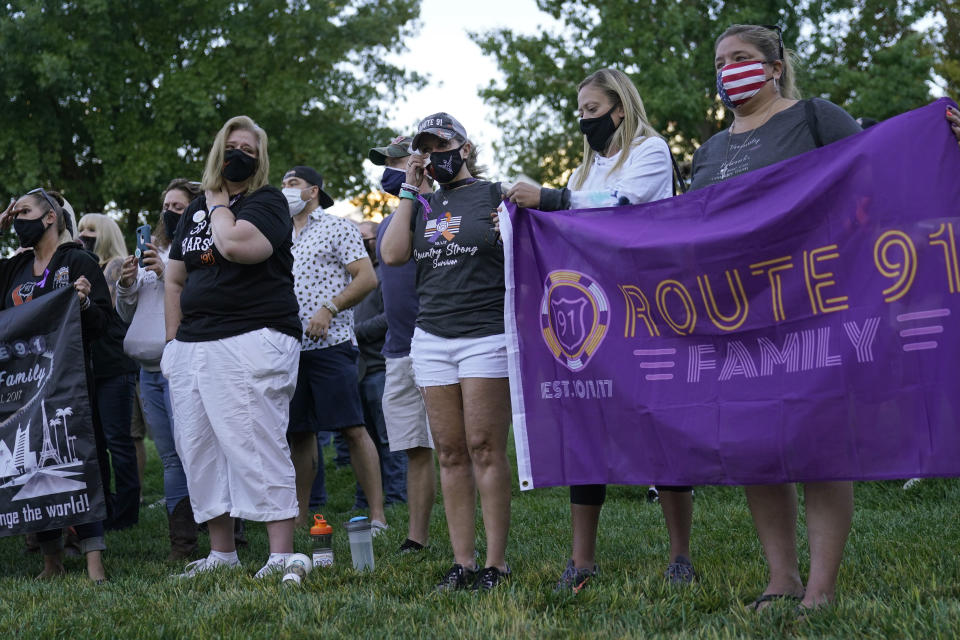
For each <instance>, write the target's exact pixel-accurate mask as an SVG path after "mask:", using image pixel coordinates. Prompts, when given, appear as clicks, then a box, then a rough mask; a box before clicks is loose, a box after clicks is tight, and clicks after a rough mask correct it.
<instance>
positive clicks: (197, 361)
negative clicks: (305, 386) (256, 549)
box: [160, 329, 300, 522]
mask: <svg viewBox="0 0 960 640" xmlns="http://www.w3.org/2000/svg"><path fill="white" fill-rule="evenodd" d="M299 360H300V341H299V340H297V339H296V338H293V337H291V336H288V335H286V334H283V333H280V332H279V331H274V330H273V329H259V330H257V331H250V332H248V333H244V334H241V335H239V336H233V337H230V338H224V339H222V340H211V341H208V342H180V341H178V340H174V341H173V342H171V343H170V344H168V345H167V346H166V348H165V349H164V350H163V359H162V360H161V361H160V368H161V370H162V371H163V375H164V376H166V378H167V380H168V381H169V383H170V400H171V403H172V405H173V421H174V424H176V425H177V428H176V429H174V432H173V434H174V441H175V443H176V447H177V453H178V454H179V456H180V460H181V461H182V462H183V470H184V472H185V473H186V476H187V488H188V490H189V491H190V504H191V506H192V507H193V517H194V519H195V520H196V521H197V522H206V521H207V520H210V519H211V518H215V517H216V516H219V515H222V514H224V513H229V514H230V515H231V516H233V517H235V518H243V519H244V520H254V521H260V522H273V521H276V520H286V519H287V518H294V517H296V516H297V514H298V513H299V509H298V506H297V491H296V485H295V484H294V477H295V476H294V470H293V463H292V462H291V461H290V448H289V447H288V446H287V438H286V434H287V422H288V416H289V411H290V398H291V397H293V390H294V389H295V388H296V386H297V365H298V363H299Z"/></svg>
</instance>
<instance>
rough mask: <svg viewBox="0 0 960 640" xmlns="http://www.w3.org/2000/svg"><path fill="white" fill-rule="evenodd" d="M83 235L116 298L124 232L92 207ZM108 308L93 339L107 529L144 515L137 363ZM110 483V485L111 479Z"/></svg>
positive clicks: (81, 225)
mask: <svg viewBox="0 0 960 640" xmlns="http://www.w3.org/2000/svg"><path fill="white" fill-rule="evenodd" d="M77 228H78V230H79V239H80V241H81V242H82V243H83V245H84V247H85V248H86V249H87V250H88V251H90V252H92V253H93V254H94V255H96V257H97V259H98V260H99V261H100V268H101V269H103V276H104V278H105V279H106V281H107V286H108V287H110V298H111V301H112V302H113V303H114V304H116V298H117V293H116V285H117V280H118V279H119V278H120V272H121V265H122V264H123V261H124V259H125V258H126V257H127V247H126V245H125V244H124V240H123V232H122V231H120V227H119V225H117V223H116V222H115V221H114V220H113V218H111V217H110V216H105V215H103V214H102V213H88V214H86V215H85V216H83V217H82V218H80V222H79V225H78V227H77ZM112 307H113V305H111V310H110V312H109V313H108V314H107V326H106V331H105V332H104V333H103V334H102V335H101V336H100V338H99V339H98V340H97V341H96V342H94V344H93V373H94V376H95V377H96V389H97V391H96V393H97V403H96V407H97V418H96V419H98V420H99V421H100V423H101V425H102V426H103V435H104V437H105V438H106V441H107V451H109V452H110V466H111V467H112V468H113V479H114V489H115V491H114V492H113V493H112V494H110V493H109V492H107V491H105V493H108V494H109V495H110V506H111V510H110V512H109V518H108V520H107V529H108V530H109V529H126V528H127V527H132V526H133V525H135V524H137V522H138V521H139V520H140V471H139V468H138V466H137V451H136V448H135V447H134V443H133V436H132V435H131V434H130V420H131V414H132V412H133V402H134V393H135V390H136V384H137V365H136V363H135V362H134V361H133V360H131V359H130V358H128V357H127V355H126V354H125V353H124V352H123V339H124V336H125V335H126V332H127V324H126V323H125V322H123V321H122V320H121V319H120V316H119V315H118V314H117V313H116V311H114V310H113V308H112ZM108 486H109V485H108Z"/></svg>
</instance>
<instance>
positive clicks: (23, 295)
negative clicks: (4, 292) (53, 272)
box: [10, 260, 52, 307]
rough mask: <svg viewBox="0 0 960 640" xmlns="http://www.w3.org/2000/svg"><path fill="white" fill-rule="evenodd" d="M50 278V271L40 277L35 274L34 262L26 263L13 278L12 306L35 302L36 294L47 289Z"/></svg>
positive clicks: (11, 290)
mask: <svg viewBox="0 0 960 640" xmlns="http://www.w3.org/2000/svg"><path fill="white" fill-rule="evenodd" d="M49 278H50V272H49V270H47V271H45V272H44V274H43V275H42V276H39V277H37V276H35V275H34V274H33V260H31V261H30V262H26V263H24V265H23V268H22V269H20V270H19V271H18V272H17V273H16V274H14V276H13V282H12V284H13V287H12V288H11V289H10V303H11V304H12V306H15V307H19V306H20V305H21V304H23V303H25V302H30V301H31V300H33V297H34V293H39V289H43V288H44V287H46V285H47V280H48V279H49ZM51 284H52V283H51Z"/></svg>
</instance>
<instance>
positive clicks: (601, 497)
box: [570, 484, 693, 507]
mask: <svg viewBox="0 0 960 640" xmlns="http://www.w3.org/2000/svg"><path fill="white" fill-rule="evenodd" d="M657 491H673V492H675V493H684V492H688V491H693V487H672V486H671V487H667V486H661V485H657ZM606 499H607V485H605V484H577V485H573V486H571V487H570V504H582V505H587V506H594V507H599V506H600V505H602V504H603V502H604V501H605V500H606Z"/></svg>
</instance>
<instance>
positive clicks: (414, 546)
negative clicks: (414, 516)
mask: <svg viewBox="0 0 960 640" xmlns="http://www.w3.org/2000/svg"><path fill="white" fill-rule="evenodd" d="M418 551H423V545H422V544H420V543H419V542H417V541H416V540H411V539H410V538H407V539H406V540H404V541H403V544H401V545H400V550H399V553H400V554H401V555H403V554H407V553H416V552H418Z"/></svg>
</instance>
